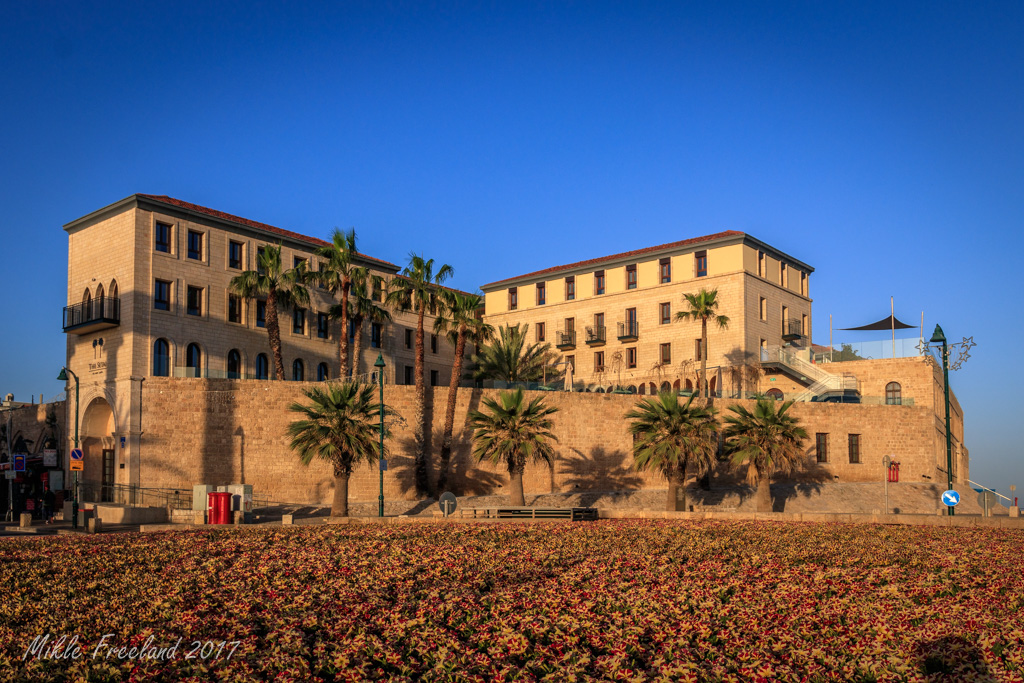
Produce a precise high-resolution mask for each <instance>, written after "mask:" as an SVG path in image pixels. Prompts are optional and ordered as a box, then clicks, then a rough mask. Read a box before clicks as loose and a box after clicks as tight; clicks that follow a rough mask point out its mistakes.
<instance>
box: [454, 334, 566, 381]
mask: <svg viewBox="0 0 1024 683" xmlns="http://www.w3.org/2000/svg"><path fill="white" fill-rule="evenodd" d="M529 329H530V324H529V323H522V324H520V323H516V324H515V325H513V326H509V325H505V326H503V327H500V328H498V338H497V339H494V340H493V341H491V342H490V343H489V344H485V345H484V346H482V347H478V350H477V353H475V354H474V355H473V357H472V361H473V363H474V365H475V369H474V371H473V379H496V380H502V381H505V382H535V381H537V380H538V379H540V378H541V377H543V376H544V367H545V366H546V365H550V364H551V363H553V362H554V360H555V354H554V352H553V351H552V350H551V345H550V344H537V343H534V344H528V343H527V342H526V333H527V332H528V331H529Z"/></svg>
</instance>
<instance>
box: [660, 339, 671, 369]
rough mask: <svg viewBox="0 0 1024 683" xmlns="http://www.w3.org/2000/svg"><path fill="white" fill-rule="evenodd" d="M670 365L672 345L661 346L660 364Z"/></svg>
mask: <svg viewBox="0 0 1024 683" xmlns="http://www.w3.org/2000/svg"><path fill="white" fill-rule="evenodd" d="M671 363H672V344H671V343H669V344H662V345H661V364H662V365H671Z"/></svg>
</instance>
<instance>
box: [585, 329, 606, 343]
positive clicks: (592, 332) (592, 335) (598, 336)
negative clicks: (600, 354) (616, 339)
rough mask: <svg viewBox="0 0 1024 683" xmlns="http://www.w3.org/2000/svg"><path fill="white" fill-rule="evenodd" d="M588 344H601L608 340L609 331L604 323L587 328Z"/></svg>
mask: <svg viewBox="0 0 1024 683" xmlns="http://www.w3.org/2000/svg"><path fill="white" fill-rule="evenodd" d="M586 341H587V345H588V346H601V345H603V344H604V343H605V342H606V341H607V333H606V331H605V328H604V326H603V325H601V326H599V327H588V328H587V340H586Z"/></svg>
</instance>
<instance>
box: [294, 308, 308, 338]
mask: <svg viewBox="0 0 1024 683" xmlns="http://www.w3.org/2000/svg"><path fill="white" fill-rule="evenodd" d="M305 331H306V309H305V308H296V309H295V314H294V315H293V316H292V332H294V333H295V334H302V333H303V332H305Z"/></svg>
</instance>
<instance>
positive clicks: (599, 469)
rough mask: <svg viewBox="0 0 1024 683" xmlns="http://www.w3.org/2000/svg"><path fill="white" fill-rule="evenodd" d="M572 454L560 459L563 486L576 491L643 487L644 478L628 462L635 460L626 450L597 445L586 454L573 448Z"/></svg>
mask: <svg viewBox="0 0 1024 683" xmlns="http://www.w3.org/2000/svg"><path fill="white" fill-rule="evenodd" d="M570 451H571V452H570V454H569V455H568V457H563V458H560V459H559V465H560V470H559V474H560V475H561V476H562V477H563V480H562V487H563V489H564V490H566V491H568V492H574V491H580V490H582V491H627V490H638V489H640V488H642V487H643V483H644V480H643V478H642V477H641V476H640V474H639V473H638V472H636V470H634V469H633V468H632V467H631V466H629V465H626V464H624V463H628V462H631V461H630V460H628V459H627V458H626V456H625V455H624V454H623V453H622V451H612V452H608V451H606V450H605V449H604V448H603V447H602V446H595V447H594V448H592V449H591V450H590V456H589V457H588V456H586V455H584V454H583V452H582V451H580V450H579V449H577V448H572V449H570Z"/></svg>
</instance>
